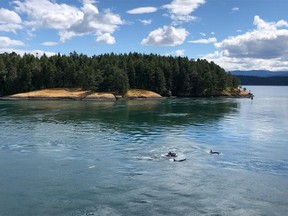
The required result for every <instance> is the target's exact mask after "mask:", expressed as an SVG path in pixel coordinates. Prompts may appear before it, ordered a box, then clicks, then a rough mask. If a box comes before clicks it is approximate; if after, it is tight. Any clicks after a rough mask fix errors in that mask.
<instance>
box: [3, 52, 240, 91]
mask: <svg viewBox="0 0 288 216" xmlns="http://www.w3.org/2000/svg"><path fill="white" fill-rule="evenodd" d="M239 84H240V83H239V79H238V78H237V77H235V76H233V75H231V74H230V73H227V72H226V71H225V70H224V69H223V68H221V67H220V66H219V65H217V64H215V63H214V62H208V61H207V60H205V59H197V60H194V59H189V58H187V57H172V56H160V55H155V54H140V53H129V54H114V53H111V54H102V55H94V56H91V57H89V56H87V55H84V54H78V53H76V52H72V53H70V54H69V55H61V54H58V55H54V56H51V57H48V56H46V55H45V54H44V55H43V56H41V57H37V56H34V55H32V54H24V55H23V56H20V55H18V54H16V53H15V52H13V53H3V54H0V95H1V96H3V95H9V94H15V93H19V92H28V91H33V90H39V89H45V88H76V87H77V88H83V89H89V90H93V91H98V92H114V93H116V94H125V93H126V92H127V90H129V89H130V88H138V89H147V90H151V91H154V92H157V93H159V94H161V95H164V96H170V95H173V96H210V95H216V94H218V93H219V92H221V91H222V90H224V89H226V88H227V87H232V88H236V87H238V85H239Z"/></svg>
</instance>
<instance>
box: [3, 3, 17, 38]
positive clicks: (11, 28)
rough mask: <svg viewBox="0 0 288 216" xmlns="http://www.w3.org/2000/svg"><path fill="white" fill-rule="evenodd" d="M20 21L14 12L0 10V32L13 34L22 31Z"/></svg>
mask: <svg viewBox="0 0 288 216" xmlns="http://www.w3.org/2000/svg"><path fill="white" fill-rule="evenodd" d="M21 24H22V19H21V17H20V16H19V15H18V14H17V13H15V12H14V11H10V10H7V9H4V8H0V31H3V32H14V33H16V30H18V29H22V25H21Z"/></svg>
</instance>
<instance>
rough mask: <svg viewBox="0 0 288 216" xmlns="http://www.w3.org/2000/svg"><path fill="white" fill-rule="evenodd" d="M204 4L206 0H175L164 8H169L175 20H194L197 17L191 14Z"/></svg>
mask: <svg viewBox="0 0 288 216" xmlns="http://www.w3.org/2000/svg"><path fill="white" fill-rule="evenodd" d="M202 4H205V0H173V1H172V2H171V3H170V4H167V5H164V6H162V8H164V9H168V11H169V14H170V18H171V19H172V20H173V21H174V22H176V23H182V22H191V21H194V20H195V19H196V17H194V16H192V15H191V14H192V13H193V12H194V11H195V10H196V9H197V8H198V7H199V6H200V5H202Z"/></svg>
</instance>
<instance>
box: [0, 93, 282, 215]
mask: <svg viewBox="0 0 288 216" xmlns="http://www.w3.org/2000/svg"><path fill="white" fill-rule="evenodd" d="M253 93H254V91H253ZM269 100H272V99H271V98H270V99H269ZM274 100H277V98H274ZM281 100H283V98H281ZM265 101H267V98H263V99H262V98H261V97H258V98H257V97H255V98H254V100H253V102H251V101H250V100H246V99H244V100H241V99H240V100H239V99H180V100H178V99H172V100H170V99H168V100H132V101H116V102H93V101H87V102H84V101H82V102H79V101H0V137H1V140H0V169H1V172H0V180H1V185H0V194H1V196H0V212H1V214H3V215H136V214H140V215H180V214H181V215H285V213H286V212H287V211H288V207H287V206H288V203H287V194H288V183H287V182H288V181H287V178H288V176H287V173H288V161H287V157H286V154H284V153H285V152H287V145H286V144H287V143H286V140H287V135H286V132H285V130H283V128H287V126H288V125H287V124H288V123H287V121H285V120H283V118H281V116H282V117H283V116H286V115H287V113H283V112H282V113H281V110H282V111H283V110H287V109H285V108H287V101H284V102H283V103H281V104H280V105H279V106H277V107H270V108H269V106H272V105H271V104H270V103H269V104H267V103H266V102H265ZM272 108H273V109H272ZM269 110H270V111H269ZM263 111H265V112H263ZM285 112H286V111H285ZM270 131H271V133H270ZM209 149H213V150H215V151H221V154H220V155H219V156H217V155H216V156H215V155H214V156H211V155H210V154H209V153H208V152H209ZM167 151H175V152H177V153H178V155H179V157H180V156H181V157H185V158H186V159H187V160H186V161H185V162H181V163H174V162H170V161H169V160H168V159H167V157H166V156H165V154H166V153H167Z"/></svg>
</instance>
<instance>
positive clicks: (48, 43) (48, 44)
mask: <svg viewBox="0 0 288 216" xmlns="http://www.w3.org/2000/svg"><path fill="white" fill-rule="evenodd" d="M57 44H58V43H57V42H52V41H46V42H43V43H42V44H41V45H43V46H56V45H57Z"/></svg>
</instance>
